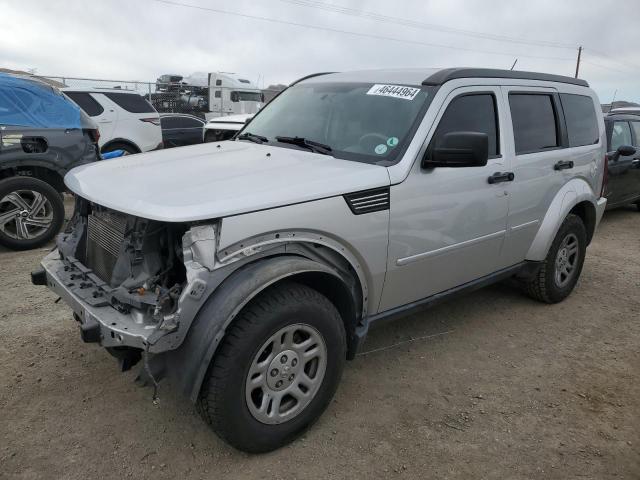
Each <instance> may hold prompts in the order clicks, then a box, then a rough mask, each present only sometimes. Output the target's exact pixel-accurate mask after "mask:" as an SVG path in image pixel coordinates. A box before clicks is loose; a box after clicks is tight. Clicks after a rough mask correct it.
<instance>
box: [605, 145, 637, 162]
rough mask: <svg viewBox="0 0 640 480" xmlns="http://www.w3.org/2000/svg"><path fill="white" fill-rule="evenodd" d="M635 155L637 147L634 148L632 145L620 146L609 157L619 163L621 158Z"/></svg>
mask: <svg viewBox="0 0 640 480" xmlns="http://www.w3.org/2000/svg"><path fill="white" fill-rule="evenodd" d="M634 153H636V149H635V147H632V146H631V145H620V146H619V147H618V149H617V150H616V151H615V152H613V153H612V154H609V157H610V158H611V160H613V161H614V162H617V161H618V159H619V158H620V157H629V156H631V155H633V154H634Z"/></svg>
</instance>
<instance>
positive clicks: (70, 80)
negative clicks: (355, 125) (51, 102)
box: [42, 76, 280, 118]
mask: <svg viewBox="0 0 640 480" xmlns="http://www.w3.org/2000/svg"><path fill="white" fill-rule="evenodd" d="M164 77H166V76H164ZM42 78H44V79H46V80H48V81H49V83H52V84H54V85H56V86H58V87H60V88H65V87H69V88H78V89H109V90H116V91H117V90H123V91H133V92H136V93H138V94H140V95H141V96H142V97H144V98H145V99H146V100H148V101H149V102H150V103H151V104H152V105H153V106H154V108H155V109H156V110H157V111H158V112H160V113H186V114H190V115H195V116H198V117H202V118H205V117H209V118H211V116H215V113H214V114H213V115H212V114H211V112H220V115H227V114H229V113H232V112H227V111H225V109H224V108H223V106H222V105H219V106H214V105H210V96H209V87H208V86H202V85H190V84H188V83H186V82H183V81H181V80H178V78H181V77H176V80H175V81H171V79H169V81H159V80H160V79H158V81H156V82H141V81H137V80H108V79H97V78H80V77H56V76H44V77H42ZM215 89H216V90H220V91H225V90H226V91H231V90H232V88H230V87H215ZM279 92H280V89H263V90H262V99H263V102H264V103H268V102H269V101H270V100H271V99H272V98H274V97H275V96H276V95H277V94H278V93H279ZM218 95H219V94H217V93H216V97H218ZM224 97H225V95H221V98H224Z"/></svg>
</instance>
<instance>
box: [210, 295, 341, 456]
mask: <svg viewBox="0 0 640 480" xmlns="http://www.w3.org/2000/svg"><path fill="white" fill-rule="evenodd" d="M345 352H346V341H345V331H344V325H343V322H342V319H341V317H340V314H339V313H338V311H337V310H336V308H335V306H334V305H333V304H332V303H331V302H330V301H329V300H328V299H327V298H326V297H324V296H323V295H321V294H320V293H319V292H317V291H316V290H313V289H311V288H309V287H307V286H305V285H300V284H296V283H286V284H282V285H278V286H275V287H272V288H270V289H268V290H266V291H265V292H264V293H262V294H261V295H260V296H258V297H257V298H256V299H254V300H253V301H252V302H251V303H250V304H249V305H248V306H247V307H245V309H244V310H243V311H242V312H241V314H240V315H239V317H238V318H237V320H236V321H235V322H234V323H233V324H232V326H231V327H230V329H229V330H228V332H227V335H226V336H225V338H224V340H223V342H222V344H221V345H220V347H219V349H218V352H217V354H216V356H215V358H214V360H213V364H212V366H211V367H210V369H209V372H208V373H207V378H206V380H205V385H204V386H203V389H202V392H201V397H200V411H201V412H202V415H203V417H204V418H205V420H206V421H207V422H208V423H210V424H211V426H212V427H213V429H214V430H215V431H216V433H218V435H220V436H221V437H222V438H224V439H225V440H226V441H227V442H229V443H230V444H231V445H233V446H234V447H236V448H238V449H239V450H243V451H246V452H251V453H260V452H268V451H271V450H274V449H276V448H278V447H281V446H282V445H285V444H287V443H289V442H290V441H291V440H293V439H294V438H296V437H297V436H298V435H300V434H301V433H303V432H304V431H305V430H306V429H307V428H308V427H309V426H310V425H311V424H313V422H315V420H316V419H317V418H318V417H319V416H320V415H321V414H322V412H323V411H324V410H325V409H326V407H327V406H328V404H329V402H330V401H331V398H332V397H333V394H334V393H335V390H336V388H337V386H338V383H339V381H340V377H341V375H342V369H343V367H344V363H345Z"/></svg>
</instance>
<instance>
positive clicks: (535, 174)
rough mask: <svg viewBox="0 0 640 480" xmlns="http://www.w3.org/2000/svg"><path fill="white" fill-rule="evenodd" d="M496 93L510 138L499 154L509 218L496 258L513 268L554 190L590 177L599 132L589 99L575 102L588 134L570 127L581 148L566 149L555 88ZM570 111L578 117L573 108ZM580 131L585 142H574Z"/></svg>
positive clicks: (548, 204) (577, 128) (519, 260)
mask: <svg viewBox="0 0 640 480" xmlns="http://www.w3.org/2000/svg"><path fill="white" fill-rule="evenodd" d="M502 93H503V97H504V100H505V103H507V105H508V106H509V108H508V114H509V116H510V121H509V122H508V124H507V125H506V128H505V130H509V131H508V132H507V133H506V134H507V135H508V136H509V137H510V138H511V139H513V141H512V142H511V141H510V142H507V149H506V152H505V155H506V156H507V158H508V159H509V161H510V162H511V165H512V169H513V172H514V174H515V180H514V181H513V182H512V184H510V185H509V187H508V188H509V190H508V192H509V216H508V223H507V233H506V237H505V244H504V249H503V254H502V257H503V261H504V262H505V264H515V263H518V262H521V261H523V260H525V257H526V254H527V252H528V250H529V248H530V247H531V244H532V243H533V240H534V238H535V236H536V234H537V232H538V229H539V228H540V225H541V223H542V220H543V218H544V216H545V215H546V213H547V211H548V209H549V207H550V205H551V202H552V201H553V199H554V198H555V197H556V195H557V193H558V191H559V190H560V188H561V187H562V186H563V185H564V184H565V183H566V182H567V181H569V180H570V179H571V178H573V177H575V176H577V175H581V176H584V177H585V178H591V176H592V175H591V169H592V167H593V162H594V159H595V156H597V155H598V152H599V149H598V146H597V145H596V144H597V142H598V140H599V128H598V123H597V119H596V117H595V115H596V113H595V108H594V102H593V99H592V98H591V97H585V96H582V99H577V101H578V105H579V106H580V105H582V106H583V109H584V111H585V112H586V115H588V116H589V118H588V124H589V125H590V127H589V128H590V130H589V131H587V132H585V131H584V128H582V127H580V126H579V125H575V128H574V133H575V135H576V137H575V143H576V144H582V145H583V146H581V147H578V148H567V146H568V135H567V131H566V126H565V122H564V113H563V108H562V103H561V96H560V94H559V93H558V92H557V90H556V89H554V88H545V87H519V86H518V87H516V86H509V87H502ZM572 100H575V99H568V101H567V103H570V102H571V101H572ZM574 103H575V102H574ZM587 107H588V108H587ZM572 112H573V113H574V116H579V109H578V111H576V110H575V109H573V110H572ZM580 133H582V134H583V135H582V136H583V137H585V138H587V137H588V138H587V139H586V140H585V139H583V138H580V135H579V134H580ZM585 144H586V145H585ZM600 155H601V154H600Z"/></svg>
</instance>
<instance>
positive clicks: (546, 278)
mask: <svg viewBox="0 0 640 480" xmlns="http://www.w3.org/2000/svg"><path fill="white" fill-rule="evenodd" d="M570 235H573V236H574V237H575V238H576V239H577V243H578V245H577V252H576V256H577V257H576V258H575V263H574V269H573V270H572V273H571V276H570V278H568V279H566V282H567V283H566V284H564V285H560V284H559V283H558V279H557V277H556V259H557V258H558V252H559V250H560V249H561V246H562V244H563V241H564V240H565V239H566V238H568V236H570ZM586 249H587V230H586V228H585V226H584V223H583V222H582V219H581V218H580V217H578V216H577V215H573V214H569V215H567V218H566V219H565V220H564V222H563V224H562V226H561V227H560V230H558V233H557V234H556V237H555V238H554V240H553V243H552V244H551V248H549V253H548V254H547V258H546V259H545V260H544V262H543V263H542V265H541V266H540V269H539V270H538V272H537V273H536V274H535V275H534V276H533V278H532V279H531V280H527V281H525V282H524V288H525V291H526V293H527V294H528V295H529V296H530V297H531V298H533V299H535V300H539V301H541V302H544V303H558V302H561V301H562V300H564V299H565V298H567V297H568V296H569V294H570V293H571V292H572V291H573V289H574V287H575V285H576V283H577V282H578V279H579V278H580V273H581V272H582V266H583V264H584V258H585V253H586Z"/></svg>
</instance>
